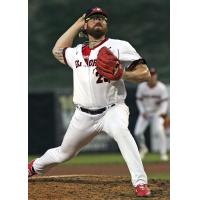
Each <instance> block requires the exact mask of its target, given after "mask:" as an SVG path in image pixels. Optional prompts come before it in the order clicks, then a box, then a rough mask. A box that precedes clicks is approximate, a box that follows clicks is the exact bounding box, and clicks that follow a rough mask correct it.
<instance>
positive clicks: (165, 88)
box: [158, 81, 167, 90]
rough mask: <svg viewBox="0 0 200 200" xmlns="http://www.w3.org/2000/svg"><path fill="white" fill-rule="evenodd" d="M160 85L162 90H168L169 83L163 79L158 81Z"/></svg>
mask: <svg viewBox="0 0 200 200" xmlns="http://www.w3.org/2000/svg"><path fill="white" fill-rule="evenodd" d="M158 87H159V88H160V89H161V90H167V85H166V84H165V83H163V82H161V81H158Z"/></svg>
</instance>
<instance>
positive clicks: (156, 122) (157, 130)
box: [151, 115, 168, 160]
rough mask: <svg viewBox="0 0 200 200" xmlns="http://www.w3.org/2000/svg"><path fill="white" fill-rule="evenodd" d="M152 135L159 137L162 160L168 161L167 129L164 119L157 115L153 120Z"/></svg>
mask: <svg viewBox="0 0 200 200" xmlns="http://www.w3.org/2000/svg"><path fill="white" fill-rule="evenodd" d="M151 129H152V133H154V134H157V135H158V136H159V152H160V158H161V160H168V156H167V138H166V135H165V129H164V126H163V119H162V118H161V117H159V116H157V115H155V116H154V117H153V120H152V126H151Z"/></svg>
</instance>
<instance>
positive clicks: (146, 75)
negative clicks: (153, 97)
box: [143, 69, 151, 81]
mask: <svg viewBox="0 0 200 200" xmlns="http://www.w3.org/2000/svg"><path fill="white" fill-rule="evenodd" d="M143 78H144V81H149V80H150V78H151V74H150V71H149V70H148V69H146V70H145V71H144V74H143Z"/></svg>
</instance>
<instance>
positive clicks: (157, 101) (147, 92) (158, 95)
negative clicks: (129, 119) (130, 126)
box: [136, 81, 168, 115]
mask: <svg viewBox="0 0 200 200" xmlns="http://www.w3.org/2000/svg"><path fill="white" fill-rule="evenodd" d="M136 98H137V105H138V108H139V111H140V113H144V112H146V113H149V114H151V113H152V114H153V113H154V114H158V115H159V114H163V113H167V107H168V101H167V100H168V91H167V87H166V86H165V85H164V84H163V83H162V82H160V81H158V82H157V84H156V86H155V87H153V88H150V87H149V86H148V84H147V82H144V83H141V84H139V86H138V89H137V94H136Z"/></svg>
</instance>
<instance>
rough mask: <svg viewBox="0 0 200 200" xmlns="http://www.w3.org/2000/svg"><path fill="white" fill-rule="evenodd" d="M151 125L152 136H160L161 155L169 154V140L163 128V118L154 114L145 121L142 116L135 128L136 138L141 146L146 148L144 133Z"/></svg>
mask: <svg viewBox="0 0 200 200" xmlns="http://www.w3.org/2000/svg"><path fill="white" fill-rule="evenodd" d="M149 124H150V132H151V134H155V135H158V136H159V140H160V144H159V150H160V154H161V155H164V154H166V153H167V138H166V134H165V130H164V126H163V118H162V117H160V116H158V115H156V114H154V115H152V116H150V117H149V118H147V119H145V118H144V117H143V116H142V115H141V114H140V115H139V117H138V120H137V122H136V126H135V136H136V138H137V141H138V143H139V146H145V138H144V131H145V130H146V128H147V126H148V125H149Z"/></svg>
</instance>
